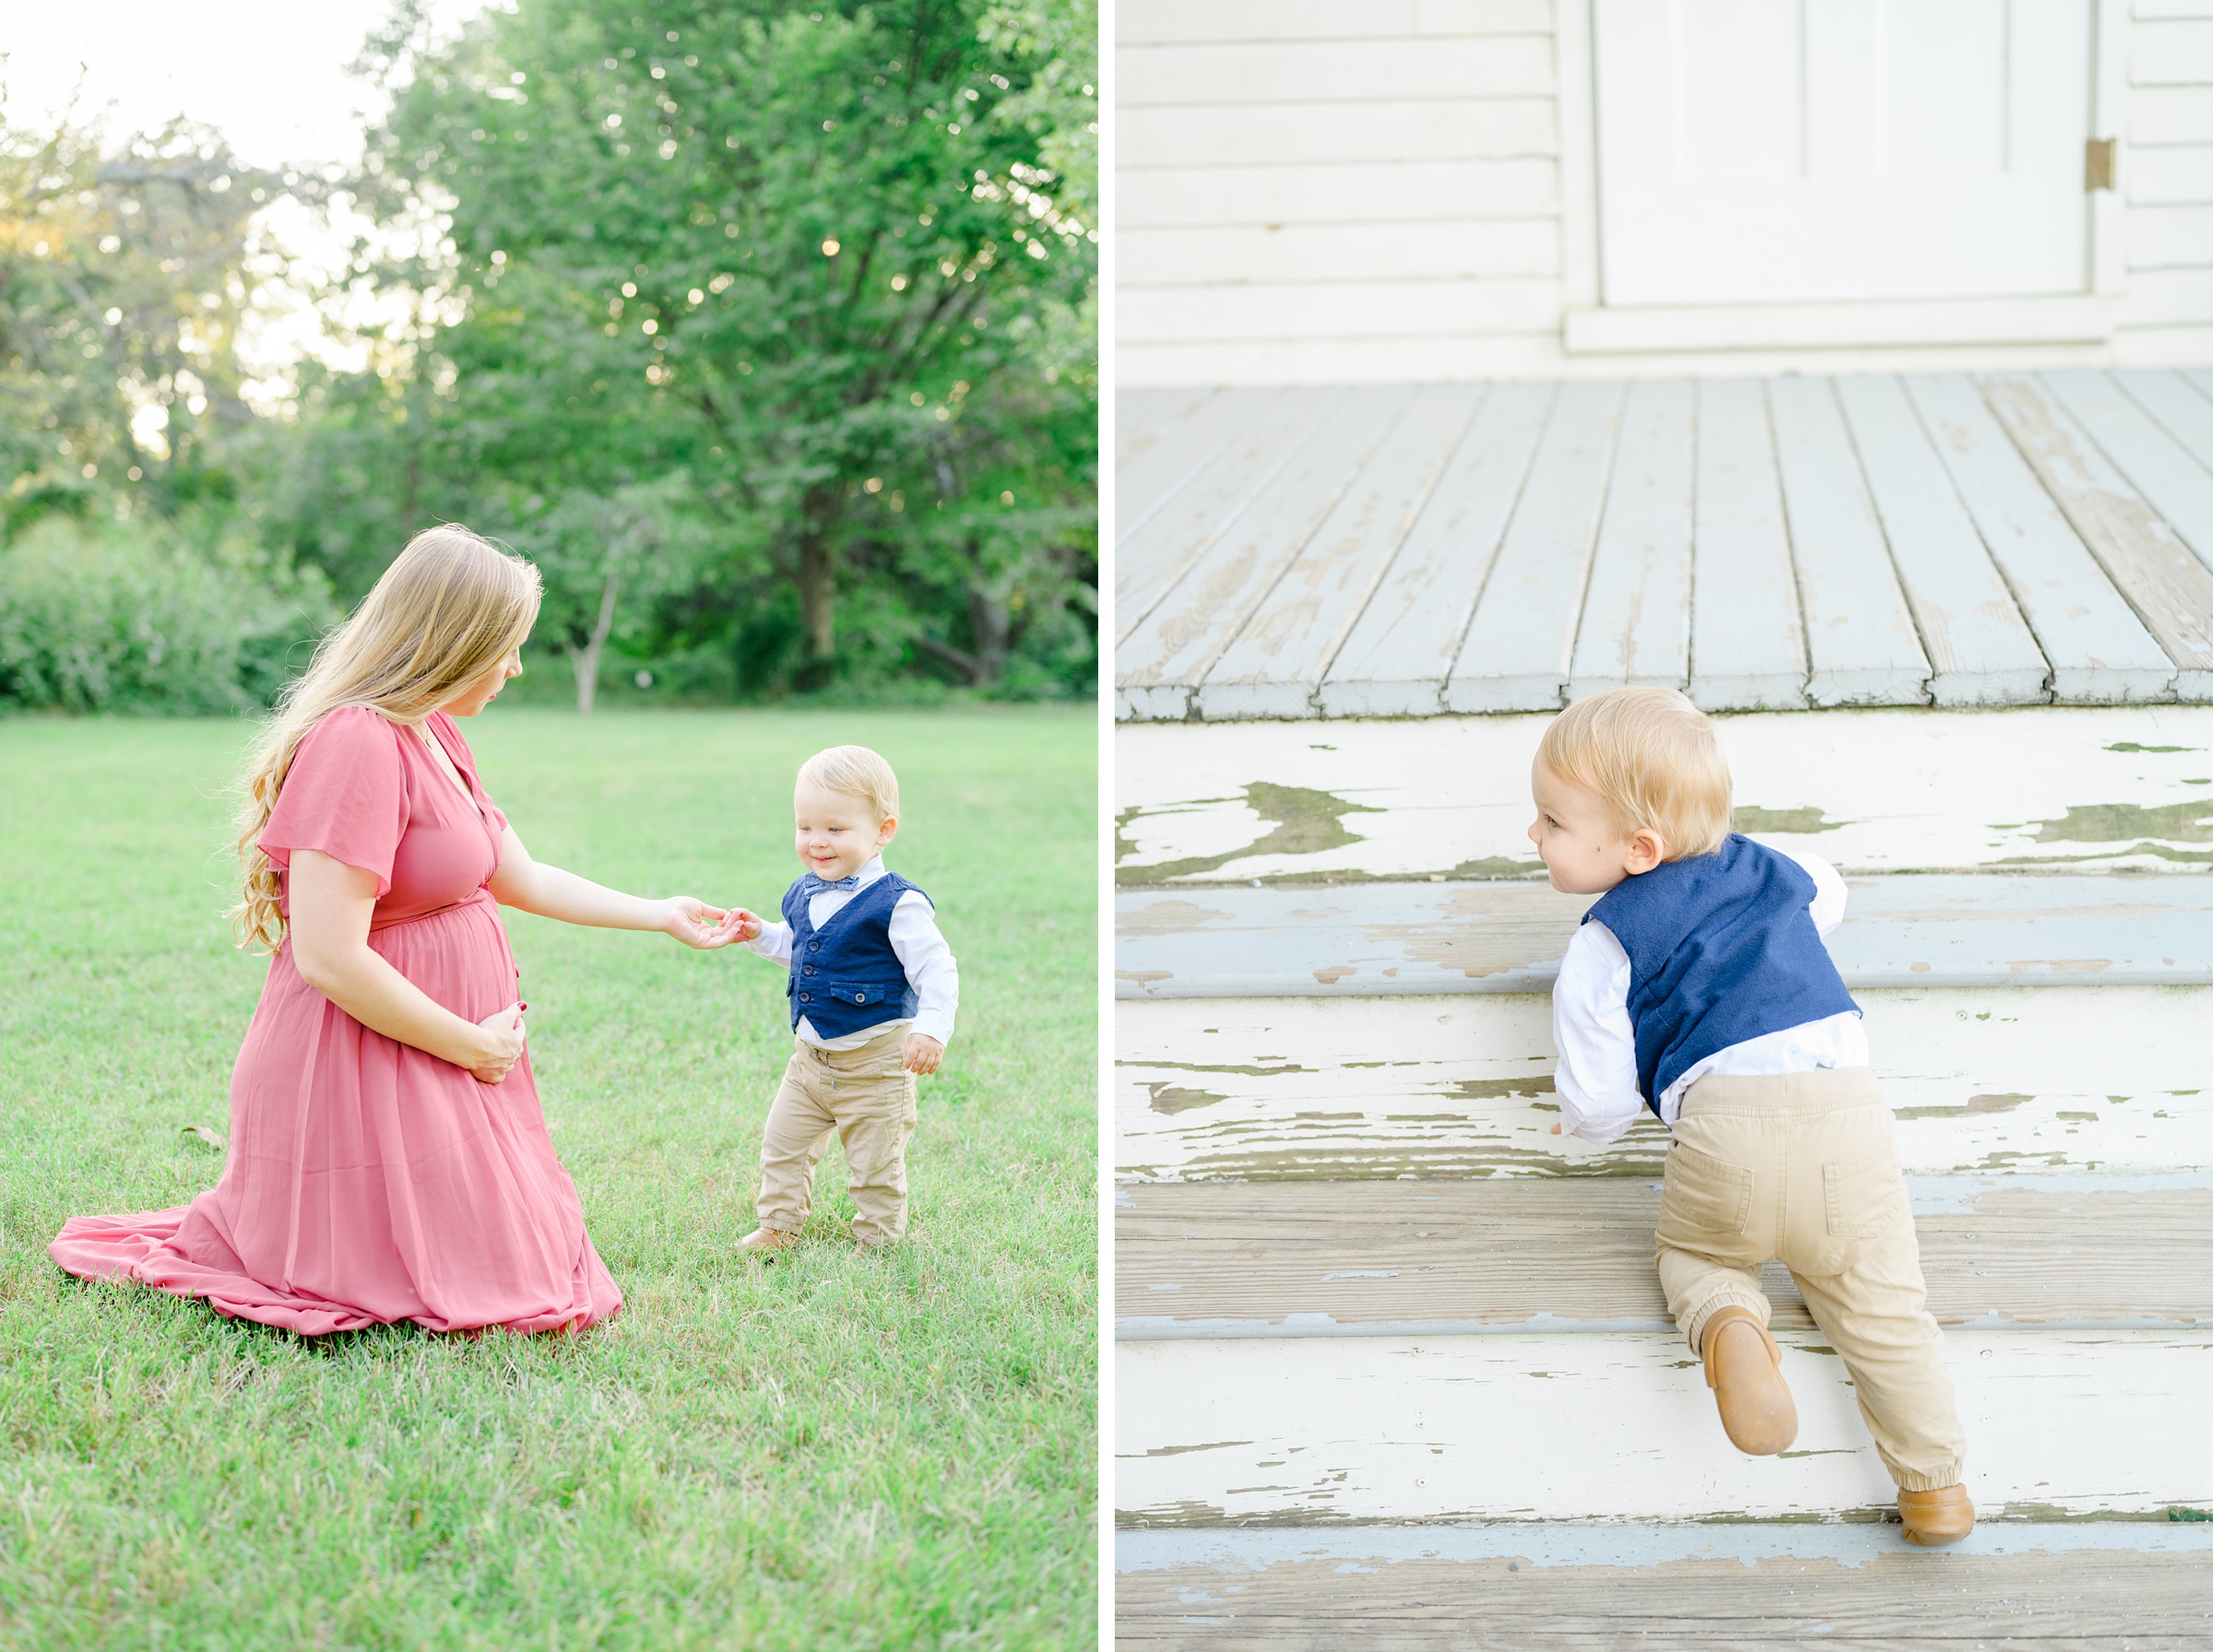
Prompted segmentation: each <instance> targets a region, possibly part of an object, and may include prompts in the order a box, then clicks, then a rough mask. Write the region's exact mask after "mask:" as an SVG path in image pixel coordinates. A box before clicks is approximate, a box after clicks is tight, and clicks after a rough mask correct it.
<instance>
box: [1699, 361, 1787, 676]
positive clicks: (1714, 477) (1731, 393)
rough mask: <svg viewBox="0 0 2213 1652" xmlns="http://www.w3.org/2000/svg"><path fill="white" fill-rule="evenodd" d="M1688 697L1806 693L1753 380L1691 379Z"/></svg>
mask: <svg viewBox="0 0 2213 1652" xmlns="http://www.w3.org/2000/svg"><path fill="white" fill-rule="evenodd" d="M1693 554H1694V563H1693V591H1694V596H1693V600H1692V603H1691V611H1690V628H1691V629H1690V688H1689V693H1690V697H1691V699H1692V700H1694V701H1696V702H1698V704H1699V705H1700V706H1702V707H1704V708H1705V709H1706V710H1708V711H1710V712H1711V711H1753V710H1769V711H1775V710H1784V709H1790V708H1794V707H1798V706H1803V705H1804V704H1805V670H1806V667H1805V629H1804V627H1803V626H1802V625H1801V624H1800V621H1799V615H1798V582H1797V575H1796V573H1795V572H1793V569H1792V566H1791V540H1790V534H1789V531H1788V530H1787V529H1786V528H1785V527H1784V525H1783V516H1782V494H1781V487H1780V483H1779V482H1778V479H1777V476H1776V468H1775V443H1774V437H1773V434H1772V432H1771V431H1769V427H1768V407H1767V397H1766V395H1765V394H1764V393H1763V392H1762V390H1761V389H1760V386H1759V384H1758V382H1757V380H1751V379H1706V380H1702V381H1700V383H1699V384H1698V527H1697V534H1696V545H1695V549H1694V553H1693Z"/></svg>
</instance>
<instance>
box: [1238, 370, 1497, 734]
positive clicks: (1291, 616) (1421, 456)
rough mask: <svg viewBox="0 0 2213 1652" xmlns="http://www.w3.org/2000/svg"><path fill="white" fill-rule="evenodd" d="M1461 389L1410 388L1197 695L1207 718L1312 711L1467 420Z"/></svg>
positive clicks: (1470, 397)
mask: <svg viewBox="0 0 2213 1652" xmlns="http://www.w3.org/2000/svg"><path fill="white" fill-rule="evenodd" d="M1481 400H1482V396H1481V394H1480V392H1478V391H1476V390H1475V389H1473V388H1472V387H1471V386H1468V385H1462V384H1446V385H1432V386H1429V387H1427V388H1426V389H1423V390H1419V391H1416V392H1415V393H1414V395H1413V397H1412V398H1411V399H1410V400H1409V401H1408V402H1407V404H1406V405H1405V407H1403V408H1402V410H1401V412H1400V413H1399V415H1398V418H1397V419H1396V421H1395V422H1394V423H1393V424H1392V425H1391V430H1390V432H1389V434H1388V436H1387V437H1386V438H1385V439H1384V440H1383V442H1382V443H1381V444H1380V445H1379V448H1378V450H1377V452H1376V454H1375V455H1374V457H1372V458H1371V459H1370V460H1369V461H1368V462H1367V466H1366V467H1365V468H1364V469H1363V470H1361V472H1360V473H1359V474H1358V476H1356V477H1355V478H1354V479H1353V481H1352V484H1351V486H1350V487H1349V488H1347V489H1346V490H1345V492H1344V495H1343V498H1342V499H1340V500H1339V501H1338V502H1337V506H1336V508H1335V509H1334V510H1333V511H1331V513H1330V514H1329V517H1328V519H1327V520H1326V521H1324V522H1323V523H1322V525H1320V527H1319V528H1317V529H1316V530H1315V531H1314V533H1313V534H1312V536H1311V537H1308V540H1307V543H1306V546H1305V548H1304V549H1301V550H1300V552H1299V553H1298V555H1297V556H1296V558H1295V559H1294V560H1292V561H1291V563H1290V565H1289V566H1288V567H1286V568H1285V569H1284V572H1282V573H1281V574H1280V575H1279V576H1278V577H1277V579H1276V581H1275V584H1274V585H1273V586H1272V588H1271V589H1270V590H1269V592H1268V594H1267V596H1265V597H1264V598H1263V599H1262V601H1261V603H1260V607H1259V608H1257V609H1256V610H1255V611H1254V612H1253V613H1252V615H1251V617H1250V618H1249V619H1247V620H1246V621H1245V622H1244V624H1243V625H1242V626H1241V627H1240V628H1239V629H1238V631H1237V637H1236V640H1235V641H1234V642H1232V643H1230V644H1229V646H1228V647H1227V648H1226V649H1225V650H1224V651H1223V654H1222V655H1221V657H1220V658H1219V659H1218V660H1216V661H1215V663H1214V665H1213V669H1211V670H1210V671H1209V672H1208V673H1207V676H1206V680H1205V681H1204V682H1203V683H1202V684H1201V686H1200V689H1199V709H1200V712H1201V714H1202V715H1204V716H1207V717H1214V718H1227V717H1302V716H1307V715H1309V714H1311V713H1312V710H1313V704H1312V702H1313V696H1314V693H1315V690H1317V689H1318V688H1319V687H1320V682H1321V674H1322V672H1323V671H1324V670H1326V669H1327V668H1328V667H1329V664H1330V661H1331V659H1332V658H1333V657H1334V656H1335V655H1336V652H1337V647H1338V644H1339V643H1342V642H1343V640H1344V635H1345V632H1346V631H1348V630H1350V629H1351V627H1352V624H1353V622H1354V620H1355V619H1357V618H1358V616H1359V614H1360V611H1361V609H1362V608H1364V607H1366V606H1367V597H1368V594H1369V593H1370V592H1371V591H1373V590H1374V588H1375V586H1376V583H1377V581H1378V580H1379V579H1380V578H1381V577H1382V575H1383V572H1384V571H1385V570H1386V569H1387V568H1388V567H1389V566H1390V564H1391V557H1392V556H1393V554H1394V553H1395V552H1396V551H1397V550H1398V548H1399V545H1400V543H1401V542H1402V540H1403V539H1404V538H1405V537H1406V534H1407V530H1408V529H1409V528H1411V527H1412V526H1413V525H1414V518H1415V517H1416V516H1417V515H1418V514H1419V513H1421V510H1422V507H1423V506H1424V505H1425V504H1426V502H1427V501H1428V499H1429V492H1430V490H1431V489H1432V488H1433V487H1434V486H1435V485H1436V482H1437V478H1438V473H1439V472H1440V471H1442V470H1443V468H1444V466H1445V462H1446V460H1447V459H1449V458H1450V456H1451V454H1452V450H1453V449H1454V448H1455V447H1456V446H1457V445H1458V444H1459V442H1460V437H1461V434H1462V431H1465V430H1466V429H1467V426H1468V422H1469V420H1470V419H1473V417H1474V413H1475V409H1476V407H1477V406H1478V404H1479V403H1480V402H1481Z"/></svg>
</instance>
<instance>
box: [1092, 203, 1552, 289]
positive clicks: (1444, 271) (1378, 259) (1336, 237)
mask: <svg viewBox="0 0 2213 1652" xmlns="http://www.w3.org/2000/svg"><path fill="white" fill-rule="evenodd" d="M1116 254H1117V258H1118V266H1117V267H1118V275H1119V277H1120V281H1121V290H1122V291H1123V292H1125V293H1130V292H1134V291H1136V290H1137V289H1142V288H1147V287H1175V286H1178V285H1181V284H1183V283H1187V282H1191V281H1212V282H1219V283H1222V284H1224V285H1227V286H1232V287H1237V286H1262V285H1267V284H1270V283H1274V284H1277V285H1281V284H1284V283H1286V282H1302V283H1303V282H1334V281H1391V282H1405V281H1438V280H1480V279H1482V278H1484V277H1495V276H1550V275H1555V274H1556V273H1557V272H1558V269H1559V265H1560V231H1559V226H1558V225H1557V224H1556V223H1555V222H1554V221H1553V220H1552V219H1551V218H1502V219H1496V220H1491V221H1487V222H1479V223H1466V222H1462V223H1436V224H1423V223H1411V224H1410V223H1380V224H1345V223H1329V224H1297V223H1284V224H1260V225H1244V226H1230V227H1226V228H1216V227H1213V226H1208V227H1205V228H1200V229H1174V230H1122V231H1120V232H1119V233H1118V235H1117V237H1116Z"/></svg>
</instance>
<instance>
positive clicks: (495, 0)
mask: <svg viewBox="0 0 2213 1652" xmlns="http://www.w3.org/2000/svg"><path fill="white" fill-rule="evenodd" d="M500 3H501V0H430V7H429V9H430V14H431V16H432V18H433V20H434V21H435V23H436V25H437V27H438V28H439V29H440V30H441V31H442V32H444V31H450V30H453V29H458V28H459V27H460V26H461V25H462V24H463V23H465V22H466V21H467V19H469V18H473V17H475V16H476V15H477V14H479V12H482V11H484V10H486V9H487V8H488V6H491V5H494V4H500ZM391 10H392V5H391V0H0V88H4V89H6V94H7V103H6V115H7V119H8V124H11V125H14V126H17V127H18V128H23V127H28V128H30V129H31V130H33V131H36V130H37V129H38V128H39V127H41V125H50V124H53V121H54V119H55V118H56V117H57V116H59V115H60V114H62V113H63V112H65V111H73V118H74V119H75V120H76V121H77V123H78V124H90V125H97V126H99V127H101V128H102V129H103V130H105V131H106V132H107V133H108V135H109V136H111V137H112V138H121V137H122V136H125V135H126V134H129V133H133V132H140V131H145V130H147V129H148V128H149V127H154V126H159V125H161V124H164V123H165V122H167V121H169V120H170V119H172V117H174V116H176V115H179V114H183V115H184V116H186V117H187V118H189V119H191V120H194V121H198V122H201V123H203V124H207V125H210V126H213V127H215V128H216V129H217V130H219V131H220V132H221V133H222V134H223V136H225V137H227V138H229V139H230V140H231V148H232V149H233V150H235V151H236V152H237V154H238V156H239V158H240V159H242V160H244V161H246V162H247V163H248V164H250V165H257V166H265V167H271V168H275V167H281V166H285V165H304V166H306V167H309V168H311V169H318V170H319V169H321V168H324V167H329V166H338V167H350V166H351V165H352V164H353V163H355V162H356V161H358V160H359V159H361V128H362V126H363V124H364V123H365V122H366V121H367V120H368V119H370V118H371V117H372V116H374V115H381V114H382V113H383V112H384V100H383V95H382V94H381V93H380V92H379V91H378V89H376V88H375V87H374V86H373V85H371V84H370V83H368V82H366V81H363V80H361V79H359V78H357V77H354V76H352V75H349V74H348V73H347V72H346V71H347V65H349V64H350V63H352V62H353V60H354V59H355V58H356V57H357V56H359V55H360V53H361V42H362V41H363V40H364V39H365V38H366V37H367V35H368V33H369V31H370V30H371V29H373V28H375V27H376V26H377V25H379V24H380V23H382V22H383V21H384V20H385V18H386V17H387V16H388V15H389V14H390V12H391ZM263 224H264V229H265V230H266V233H267V234H268V235H269V237H270V238H271V239H272V241H273V242H274V244H275V252H276V255H277V258H278V263H277V264H276V266H274V267H275V268H276V269H278V270H280V271H284V272H286V274H285V276H284V277H283V278H282V279H281V280H280V282H279V283H278V287H276V288H274V289H265V290H264V292H263V293H262V295H261V298H260V300H259V301H258V302H257V304H256V307H255V311H254V314H253V315H251V316H250V317H249V319H248V322H247V324H246V325H245V327H244V329H243V333H242V336H241V339H240V346H241V355H242V357H243V359H244V360H245V361H246V363H247V367H248V371H249V372H254V373H257V374H260V375H262V377H261V378H258V379H255V380H251V381H249V384H248V387H247V396H248V399H249V400H250V401H253V402H254V404H255V405H256V406H257V407H264V408H265V409H267V408H274V407H278V406H280V405H281V404H282V403H283V401H284V398H285V396H286V395H287V394H288V388H287V381H288V379H289V372H288V369H289V364H290V362H292V361H294V360H297V359H298V358H299V357H300V356H302V355H303V354H314V355H319V356H322V357H324V358H325V360H330V361H332V363H333V365H346V366H358V365H359V364H360V361H361V360H363V359H364V358H363V357H362V355H361V351H360V350H359V349H358V348H337V347H336V346H335V345H334V342H333V340H332V338H331V336H330V335H329V332H328V330H327V328H326V326H325V319H324V317H323V316H322V315H319V314H318V313H317V312H316V311H315V310H314V308H312V307H311V305H310V303H309V301H308V297H307V295H308V293H309V291H310V290H311V289H314V288H316V287H317V286H319V285H322V284H324V283H326V282H328V281H330V280H331V279H332V278H334V277H337V276H338V275H339V274H340V272H342V270H343V268H344V265H345V256H346V255H345V249H346V246H347V244H348V242H349V239H350V236H351V235H352V234H353V233H355V232H358V231H359V230H361V229H363V228H365V227H366V226H365V225H364V224H363V222H362V221H361V220H360V219H358V218H356V219H350V220H346V221H341V222H340V223H339V224H338V225H337V226H333V225H332V224H331V223H329V222H327V221H325V219H323V218H320V217H319V216H318V215H314V214H311V213H308V212H307V211H305V210H304V209H302V207H299V206H298V205H297V204H296V203H291V202H283V203H280V204H279V205H278V207H275V208H273V209H272V212H271V213H267V214H264V215H263ZM375 311H376V306H375V305H374V304H373V303H371V302H369V301H366V300H361V301H356V302H352V303H348V302H346V301H342V300H341V301H337V306H336V313H338V314H341V315H343V316H344V317H345V318H346V320H347V321H348V322H349V323H350V324H352V325H361V324H364V323H367V322H369V321H371V320H373V318H374V314H375Z"/></svg>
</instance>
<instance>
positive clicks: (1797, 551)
mask: <svg viewBox="0 0 2213 1652" xmlns="http://www.w3.org/2000/svg"><path fill="white" fill-rule="evenodd" d="M1768 403H1769V409H1770V411H1771V414H1772V416H1773V419H1774V428H1775V454H1776V460H1777V464H1778V467H1779V468H1780V470H1781V476H1782V496H1783V501H1784V504H1785V506H1786V509H1787V511H1788V514H1789V520H1790V526H1791V545H1792V551H1793V560H1794V561H1795V562H1796V565H1797V569H1798V591H1799V596H1800V600H1801V603H1802V605H1803V611H1804V614H1805V646H1806V654H1807V656H1808V664H1809V667H1810V672H1809V675H1808V678H1807V681H1806V690H1805V692H1806V698H1807V699H1808V700H1809V701H1811V702H1813V703H1814V704H1816V705H1911V704H1921V703H1923V702H1926V701H1927V699H1928V690H1927V684H1928V679H1929V675H1930V666H1929V661H1928V657H1927V655H1925V654H1924V653H1923V650H1922V645H1921V640H1920V638H1919V637H1918V636H1917V635H1916V634H1915V632H1914V630H1913V617H1912V615H1911V612H1910V611H1909V610H1908V608H1907V607H1906V599H1905V595H1904V593H1903V592H1902V591H1900V590H1899V584H1898V572H1897V570H1896V569H1895V568H1894V567H1893V566H1892V565H1891V561H1890V553H1889V551H1888V548H1887V547H1886V545H1885V543H1884V539H1883V530H1882V525H1881V524H1880V523H1879V522H1877V521H1876V514H1875V509H1874V506H1873V505H1872V504H1871V503H1870V502H1869V501H1868V498H1867V492H1866V489H1865V488H1864V485H1863V483H1862V481H1861V478H1860V468H1859V464H1858V462H1857V460H1855V459H1854V458H1853V456H1852V443H1851V440H1850V438H1849V437H1848V436H1847V435H1846V434H1845V431H1844V421H1843V419H1842V417H1841V416H1840V414H1839V413H1838V411H1837V404H1836V399H1835V396H1834V395H1833V393H1832V390H1831V387H1830V384H1829V382H1828V380H1827V379H1795V378H1789V379H1776V380H1773V381H1771V382H1770V383H1769V385H1768Z"/></svg>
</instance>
